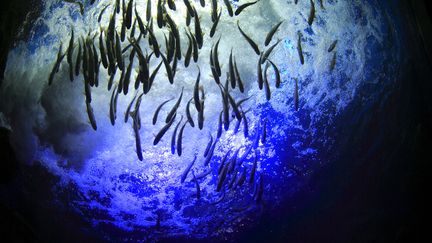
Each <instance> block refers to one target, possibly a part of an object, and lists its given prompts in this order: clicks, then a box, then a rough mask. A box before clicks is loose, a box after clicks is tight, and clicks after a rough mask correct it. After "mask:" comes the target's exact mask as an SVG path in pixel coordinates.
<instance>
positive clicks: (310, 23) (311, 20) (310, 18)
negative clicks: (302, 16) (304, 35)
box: [308, 0, 315, 26]
mask: <svg viewBox="0 0 432 243" xmlns="http://www.w3.org/2000/svg"><path fill="white" fill-rule="evenodd" d="M310 4H311V9H310V12H309V18H308V24H309V26H311V25H312V23H313V21H314V19H315V3H314V1H312V0H310Z"/></svg>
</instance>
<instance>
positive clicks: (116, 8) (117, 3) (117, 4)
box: [114, 0, 120, 13]
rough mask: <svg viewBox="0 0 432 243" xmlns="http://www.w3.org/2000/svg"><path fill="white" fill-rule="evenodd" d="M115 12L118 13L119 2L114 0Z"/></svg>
mask: <svg viewBox="0 0 432 243" xmlns="http://www.w3.org/2000/svg"><path fill="white" fill-rule="evenodd" d="M114 9H115V12H116V13H120V0H116V5H115V8H114Z"/></svg>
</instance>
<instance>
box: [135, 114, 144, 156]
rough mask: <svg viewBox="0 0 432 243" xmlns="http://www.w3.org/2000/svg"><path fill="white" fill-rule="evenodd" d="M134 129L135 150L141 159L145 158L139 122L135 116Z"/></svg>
mask: <svg viewBox="0 0 432 243" xmlns="http://www.w3.org/2000/svg"><path fill="white" fill-rule="evenodd" d="M133 130H134V135H135V150H136V153H137V156H138V159H139V160H140V161H142V160H143V156H142V148H141V138H140V134H139V124H138V121H137V119H136V118H133Z"/></svg>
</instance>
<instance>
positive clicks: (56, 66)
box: [48, 42, 66, 85]
mask: <svg viewBox="0 0 432 243" xmlns="http://www.w3.org/2000/svg"><path fill="white" fill-rule="evenodd" d="M62 49H63V43H61V42H60V47H59V50H58V52H57V59H56V61H55V63H54V66H53V69H52V70H51V73H50V75H49V78H48V85H51V84H52V82H53V80H54V74H56V73H57V72H58V70H59V67H60V63H61V62H62V60H63V58H64V57H65V55H66V54H62Z"/></svg>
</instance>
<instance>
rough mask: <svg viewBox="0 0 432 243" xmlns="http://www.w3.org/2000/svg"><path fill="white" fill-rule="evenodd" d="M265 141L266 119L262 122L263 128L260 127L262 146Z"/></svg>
mask: <svg viewBox="0 0 432 243" xmlns="http://www.w3.org/2000/svg"><path fill="white" fill-rule="evenodd" d="M266 140H267V119H264V121H263V127H262V137H261V142H262V143H263V144H265V142H266Z"/></svg>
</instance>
